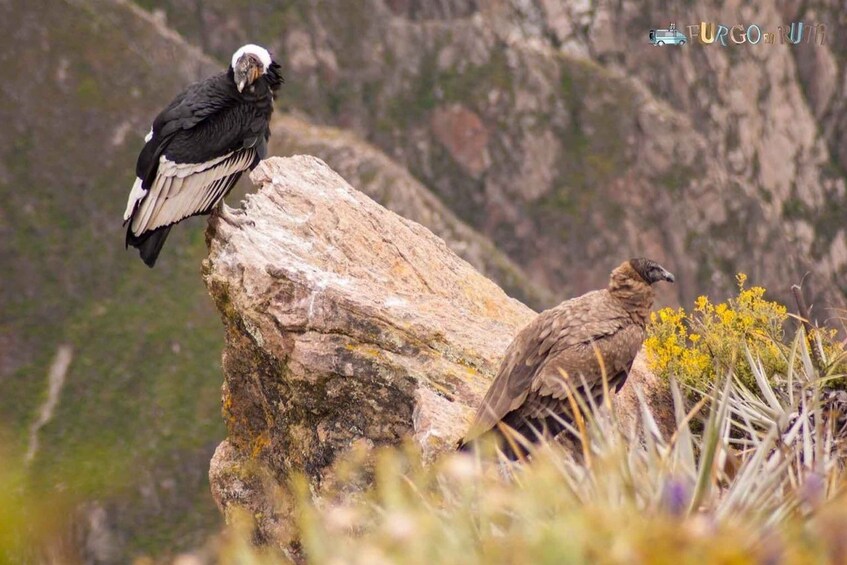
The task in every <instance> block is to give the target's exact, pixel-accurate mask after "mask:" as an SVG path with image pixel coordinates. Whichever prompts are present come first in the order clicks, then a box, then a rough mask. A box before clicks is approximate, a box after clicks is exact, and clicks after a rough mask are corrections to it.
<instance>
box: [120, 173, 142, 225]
mask: <svg viewBox="0 0 847 565" xmlns="http://www.w3.org/2000/svg"><path fill="white" fill-rule="evenodd" d="M145 196H147V191H146V190H144V189H143V188H141V179H139V178H136V179H135V184H133V185H132V190H131V191H129V201H127V203H126V211H125V212H124V221H127V220H128V219H129V217H130V216H132V211H133V210H135V205H136V204H138V201H139V200H141V199H142V198H144V197H145Z"/></svg>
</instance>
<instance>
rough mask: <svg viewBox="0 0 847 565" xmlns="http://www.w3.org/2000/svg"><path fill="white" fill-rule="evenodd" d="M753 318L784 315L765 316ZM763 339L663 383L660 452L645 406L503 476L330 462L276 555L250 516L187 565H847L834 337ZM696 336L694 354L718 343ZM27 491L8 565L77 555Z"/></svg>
mask: <svg viewBox="0 0 847 565" xmlns="http://www.w3.org/2000/svg"><path fill="white" fill-rule="evenodd" d="M741 292H742V293H743V292H744V290H743V289H741ZM750 297H751V301H748V302H749V304H746V305H742V306H744V307H749V308H752V309H753V311H751V312H748V314H747V317H748V318H750V319H753V318H755V317H756V313H757V312H759V313H760V312H761V311H762V310H757V306H756V303H757V301H761V300H762V296H761V293H759V292H758V290H757V291H756V295H755V296H753V295H749V296H748V298H750ZM762 306H763V307H764V309H765V310H767V312H771V313H774V314H775V315H778V316H783V315H784V312H783V311H782V310H780V309H774V307H773V305H772V304H769V303H768V304H764V303H763V304H762ZM701 309H704V311H705V310H708V308H707V307H706V305H705V304H704V305H702V308H701ZM725 311H726V310H725V309H724V308H721V315H723V316H724V317H725V318H726V319H727V320H729V316H728V315H726V314H725ZM761 320H762V322H763V323H765V324H771V322H772V319H771V318H770V317H769V316H762V317H761ZM679 321H680V320H674V321H673V324H674V327H679V326H678V325H677V324H678V322H679ZM729 322H732V320H729ZM745 323H746V322H745ZM701 327H702V328H706V327H707V326H706V325H705V324H704V325H702V326H701ZM714 327H715V328H719V329H720V331H724V330H726V328H727V327H728V326H727V324H726V323H724V322H720V323H717V324H715V326H714ZM733 327H734V326H730V329H732V328H733ZM768 327H770V328H772V329H773V330H774V331H772V332H770V333H764V332H760V331H758V330H757V329H756V325H755V324H752V325H749V327H747V326H745V328H746V329H745V331H741V332H736V333H734V334H733V335H734V336H735V337H734V339H736V351H734V352H732V353H731V354H730V353H728V352H726V351H723V350H721V351H720V352H719V355H716V356H715V358H713V359H710V368H709V370H710V371H711V375H712V376H711V378H709V379H704V380H703V381H699V382H700V383H701V384H703V386H702V387H701V388H695V387H694V386H693V384H692V383H693V381H691V382H688V383H686V385H687V387H686V388H685V389H683V388H681V387H680V386H679V385H677V381H676V380H675V379H674V378H672V377H673V375H672V374H671V375H666V376H668V378H669V382H670V388H671V392H672V396H673V400H674V413H675V416H676V420H677V429H676V431H675V432H674V433H673V434H672V435H671V436H670V437H666V436H663V435H662V433H661V432H660V431H659V426H658V425H657V424H656V422H655V421H654V419H653V416H652V414H651V412H650V410H649V408H648V407H647V404H646V403H644V402H642V405H641V418H640V423H639V425H638V426H637V427H635V428H631V429H627V428H624V426H623V425H622V424H621V423H620V422H618V421H617V419H616V418H615V416H614V414H613V413H612V412H611V411H610V410H609V408H608V405H607V403H604V404H603V405H600V406H596V405H593V404H585V403H584V402H582V403H581V404H580V413H581V414H582V415H583V417H584V422H585V425H584V426H580V427H579V429H578V430H574V435H575V436H576V439H575V442H576V449H568V448H566V447H564V446H563V445H560V444H558V443H548V444H545V445H542V446H541V447H540V448H538V450H537V451H536V452H535V453H534V454H533V456H532V459H531V461H530V462H529V463H517V464H507V463H505V462H503V461H500V460H498V458H497V456H496V454H495V453H494V451H493V449H488V450H486V449H485V448H483V449H482V452H481V453H476V454H472V455H471V454H456V453H450V454H445V455H444V456H443V457H442V458H440V459H439V460H438V461H436V462H435V463H434V464H431V465H424V464H423V463H422V461H421V460H420V458H419V457H418V454H417V453H416V451H415V450H414V449H413V448H412V447H411V446H408V445H407V446H401V447H394V448H385V449H382V450H379V451H377V452H375V453H374V452H367V451H363V452H354V453H353V454H351V456H350V457H349V458H348V459H346V460H344V461H341V462H339V463H338V467H337V475H336V476H337V480H336V481H335V482H334V483H333V484H332V485H330V486H327V485H324V488H323V490H322V491H321V493H320V495H319V496H316V495H315V493H314V491H313V489H312V488H311V487H310V486H309V485H308V483H307V482H306V479H305V478H303V477H293V478H292V480H291V481H290V483H289V485H288V486H289V489H288V492H289V493H290V494H289V495H281V496H280V499H279V500H278V512H280V513H281V514H282V515H284V516H288V517H289V519H288V520H287V521H285V520H283V522H284V523H286V524H288V526H287V528H288V530H287V531H283V532H279V535H280V537H279V539H280V540H281V541H282V542H283V544H282V545H283V547H278V548H267V547H265V548H257V547H255V546H254V545H253V543H252V539H253V538H252V535H253V533H252V521H253V520H254V519H255V518H256V517H253V516H250V515H248V514H247V513H246V512H245V513H244V514H242V515H240V516H236V517H235V518H233V519H232V520H231V524H230V525H229V527H228V528H227V529H226V530H225V531H224V532H223V533H222V534H221V535H220V536H218V537H217V538H216V539H215V540H214V541H213V542H211V543H210V544H209V545H208V546H207V547H206V548H205V549H203V550H201V551H199V552H197V553H195V554H194V555H193V556H192V558H193V559H194V560H195V561H194V562H200V563H205V562H209V563H284V562H300V561H303V560H305V561H307V562H311V563H333V564H335V563H339V564H341V563H353V564H359V563H361V564H369V565H370V564H380V563H410V564H424V563H426V564H430V563H462V564H466V563H469V564H474V563H479V564H483V563H668V564H671V563H845V562H847V535H845V532H847V493H845V490H844V486H845V482H844V471H843V461H844V454H845V447H844V444H843V442H844V437H845V433H846V432H845V429H847V417H846V416H845V412H847V394H845V393H844V392H843V391H840V390H838V389H834V388H833V383H837V382H839V381H840V380H843V377H844V375H843V374H842V373H841V372H840V371H843V369H842V368H843V367H844V366H845V363H844V356H845V353H844V351H843V348H839V347H834V346H832V344H831V343H824V342H823V341H822V340H825V339H832V337H833V336H831V335H829V334H825V333H818V334H817V335H814V336H812V337H808V336H807V335H806V334H805V333H804V332H803V331H802V329H801V330H799V331H797V333H796V334H795V335H794V337H793V338H791V339H788V338H786V337H785V335H784V334H783V333H781V332H777V331H776V327H775V326H772V325H768ZM654 330H655V328H653V330H651V331H653V334H652V335H657V334H656V333H655V331H654ZM748 330H749V331H748ZM745 332H746V333H745ZM669 335H670V334H669ZM701 335H703V337H702V340H703V341H708V340H710V339H712V338H713V337H714V336H711V335H708V334H705V333H704V332H703V331H701ZM671 337H672V338H673V339H674V340H676V339H677V338H678V337H679V336H678V335H677V336H671ZM764 340H771V343H766V342H765V341H764ZM691 343H695V344H696V343H697V340H695V341H694V342H689V346H690V345H691ZM813 348H816V349H817V351H818V354H819V355H818V358H817V359H816V358H815V356H814V355H813ZM759 351H766V352H767V355H768V357H767V358H766V359H765V360H763V356H762V355H761V354H760V353H759ZM727 360H730V361H731V362H727ZM821 363H822V364H823V366H821ZM775 367H776V368H775ZM0 461H6V460H5V459H0ZM24 482H25V481H24V474H23V473H22V470H21V469H14V468H9V467H8V465H5V466H4V464H2V463H0V555H3V556H6V557H7V560H8V561H10V562H18V561H17V560H16V558H18V557H21V556H23V557H26V556H31V555H33V554H34V555H38V556H45V555H48V556H49V555H70V551H71V550H72V549H73V548H70V549H66V548H65V547H64V546H63V545H62V538H61V535H60V534H59V533H58V532H61V531H62V528H63V526H62V524H61V520H58V521H55V520H54V518H53V517H55V516H56V515H57V513H56V504H59V507H60V508H61V501H59V502H57V503H56V504H54V501H42V500H39V499H38V498H37V496H31V495H30V496H26V495H25V494H22V493H25V492H26V489H24V488H22V486H21V485H23V484H24ZM68 508H70V505H68ZM295 540H296V541H295ZM34 548H35V550H34ZM62 551H65V552H66V553H62Z"/></svg>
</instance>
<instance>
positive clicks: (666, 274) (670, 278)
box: [662, 268, 676, 283]
mask: <svg viewBox="0 0 847 565" xmlns="http://www.w3.org/2000/svg"><path fill="white" fill-rule="evenodd" d="M662 278H663V279H664V280H666V281H668V282H669V283H672V282H675V281H676V278H675V277H674V276H673V273H672V272H670V271H668V270H667V269H664V268H663V269H662Z"/></svg>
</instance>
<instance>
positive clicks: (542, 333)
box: [459, 258, 674, 460]
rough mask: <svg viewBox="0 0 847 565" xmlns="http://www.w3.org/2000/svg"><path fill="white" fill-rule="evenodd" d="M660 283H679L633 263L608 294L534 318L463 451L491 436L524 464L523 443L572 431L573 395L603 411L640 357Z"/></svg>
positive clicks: (651, 264)
mask: <svg viewBox="0 0 847 565" xmlns="http://www.w3.org/2000/svg"><path fill="white" fill-rule="evenodd" d="M659 281H667V282H671V283H672V282H674V276H673V275H672V274H671V273H669V272H668V271H667V270H666V269H665V268H664V267H662V266H661V265H659V264H658V263H656V262H655V261H651V260H650V259H644V258H637V259H630V260H629V261H625V262H624V263H622V264H621V265H620V266H619V267H618V268H616V269H615V270H614V271H612V274H611V277H610V279H609V286H608V287H607V288H605V289H603V290H595V291H592V292H589V293H588V294H584V295H582V296H580V297H578V298H572V299H570V300H566V301H565V302H562V303H561V304H559V305H558V306H556V307H555V308H551V309H550V310H546V311H544V312H542V313H541V314H539V315H538V316H536V317H535V319H533V320H532V321H531V322H530V323H529V324H528V325H527V326H526V327H525V328H523V329H522V330H521V331H520V332H519V333H518V335H517V337H516V338H515V339H514V341H513V342H512V344H511V345H509V348H508V349H507V350H506V355H505V357H504V358H503V361H502V363H501V364H500V370H499V371H498V373H497V376H496V377H495V378H494V382H492V383H491V388H489V389H488V392H487V393H486V395H485V398H484V399H483V401H482V405H481V406H480V407H479V410H478V411H477V413H476V417H475V418H474V421H473V424H471V427H470V430H469V431H468V433H467V434H466V435H465V439H464V440H462V442H461V443H460V445H459V449H461V450H467V449H469V448H470V446H472V445H473V444H474V443H475V441H476V440H477V439H478V438H479V437H480V436H482V435H488V434H494V437H495V438H496V439H497V440H498V443H499V446H500V448H501V449H502V451H503V452H504V454H505V455H506V457H508V458H509V459H512V460H515V459H518V458H521V457H523V456H525V455H527V450H526V449H525V443H526V442H530V443H535V442H537V441H539V440H540V439H541V437H544V436H547V437H553V436H555V435H557V434H558V433H559V432H561V431H562V430H564V429H566V428H565V425H564V424H565V423H567V424H569V425H570V424H573V423H574V421H575V420H574V414H573V413H572V410H571V400H570V399H569V395H575V396H580V397H581V398H586V397H588V396H590V397H592V398H593V400H594V401H595V402H596V404H597V405H598V406H599V405H600V403H601V400H602V398H603V394H604V391H605V389H606V386H607V385H608V389H609V390H610V391H611V392H617V391H618V390H619V389H620V388H621V387H622V386H623V384H624V382H625V381H626V378H627V375H628V374H629V370H630V369H631V368H632V363H633V361H634V360H635V356H636V354H637V353H638V350H639V349H641V344H642V342H643V341H644V337H645V329H644V328H645V326H646V324H647V318H648V317H649V315H650V309H651V308H652V307H653V297H654V293H653V284H654V283H657V282H659ZM598 357H602V361H600V360H599V359H598ZM562 371H563V372H564V373H565V374H566V375H567V377H564V376H563V375H562ZM604 372H605V379H606V380H605V383H604ZM586 404H588V401H587V400H586ZM517 435H519V436H521V437H517Z"/></svg>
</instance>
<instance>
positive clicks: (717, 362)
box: [645, 273, 788, 390]
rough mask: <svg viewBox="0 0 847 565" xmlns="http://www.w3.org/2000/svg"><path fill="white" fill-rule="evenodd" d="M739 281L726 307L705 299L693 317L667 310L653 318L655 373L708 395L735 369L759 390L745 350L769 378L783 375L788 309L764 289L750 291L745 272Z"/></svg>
mask: <svg viewBox="0 0 847 565" xmlns="http://www.w3.org/2000/svg"><path fill="white" fill-rule="evenodd" d="M737 281H738V296H736V297H733V298H730V299H729V300H727V301H726V302H721V303H719V304H714V303H712V302H711V301H710V300H709V299H708V298H707V297H705V296H701V297H699V298H698V299H697V300H696V301H695V303H694V308H693V310H692V311H691V312H690V313H686V312H685V310H684V309H682V308H679V309H677V310H674V309H672V308H665V309H663V310H659V311H658V312H654V313H653V314H652V315H651V317H650V324H649V325H648V327H647V340H646V343H645V345H646V350H647V356H648V363H649V365H650V367H651V369H652V370H653V371H654V372H655V373H656V374H658V375H660V376H662V377H666V378H667V377H671V376H674V377H676V378H677V380H678V381H680V382H681V383H683V384H686V385H689V386H691V387H693V388H695V389H698V390H706V389H707V388H708V385H709V383H711V382H713V381H714V380H715V377H716V376H717V375H718V374H719V373H718V372H720V374H721V375H725V374H727V372H728V371H730V370H732V371H734V373H735V374H736V375H737V376H738V377H739V378H740V379H741V381H742V382H743V383H744V384H745V385H747V386H748V387H750V388H751V389H754V390H755V378H754V377H753V373H752V371H751V370H750V366H749V364H748V362H747V359H746V356H745V353H744V347H745V345H746V346H747V347H748V348H749V349H750V352H751V353H752V354H753V356H754V357H758V358H759V359H761V361H762V364H763V365H764V367H765V369H766V371H767V374H768V375H773V374H774V373H784V372H785V369H786V363H787V361H786V359H787V358H788V355H787V346H786V345H785V343H784V338H785V332H784V326H785V322H786V320H787V319H788V312H787V310H786V308H785V306H783V305H781V304H779V303H777V302H772V301H769V300H766V299H765V297H764V295H765V289H764V288H762V287H759V286H753V287H750V288H746V286H745V285H746V282H747V277H746V275H744V274H743V273H739V274H738V276H737Z"/></svg>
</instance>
